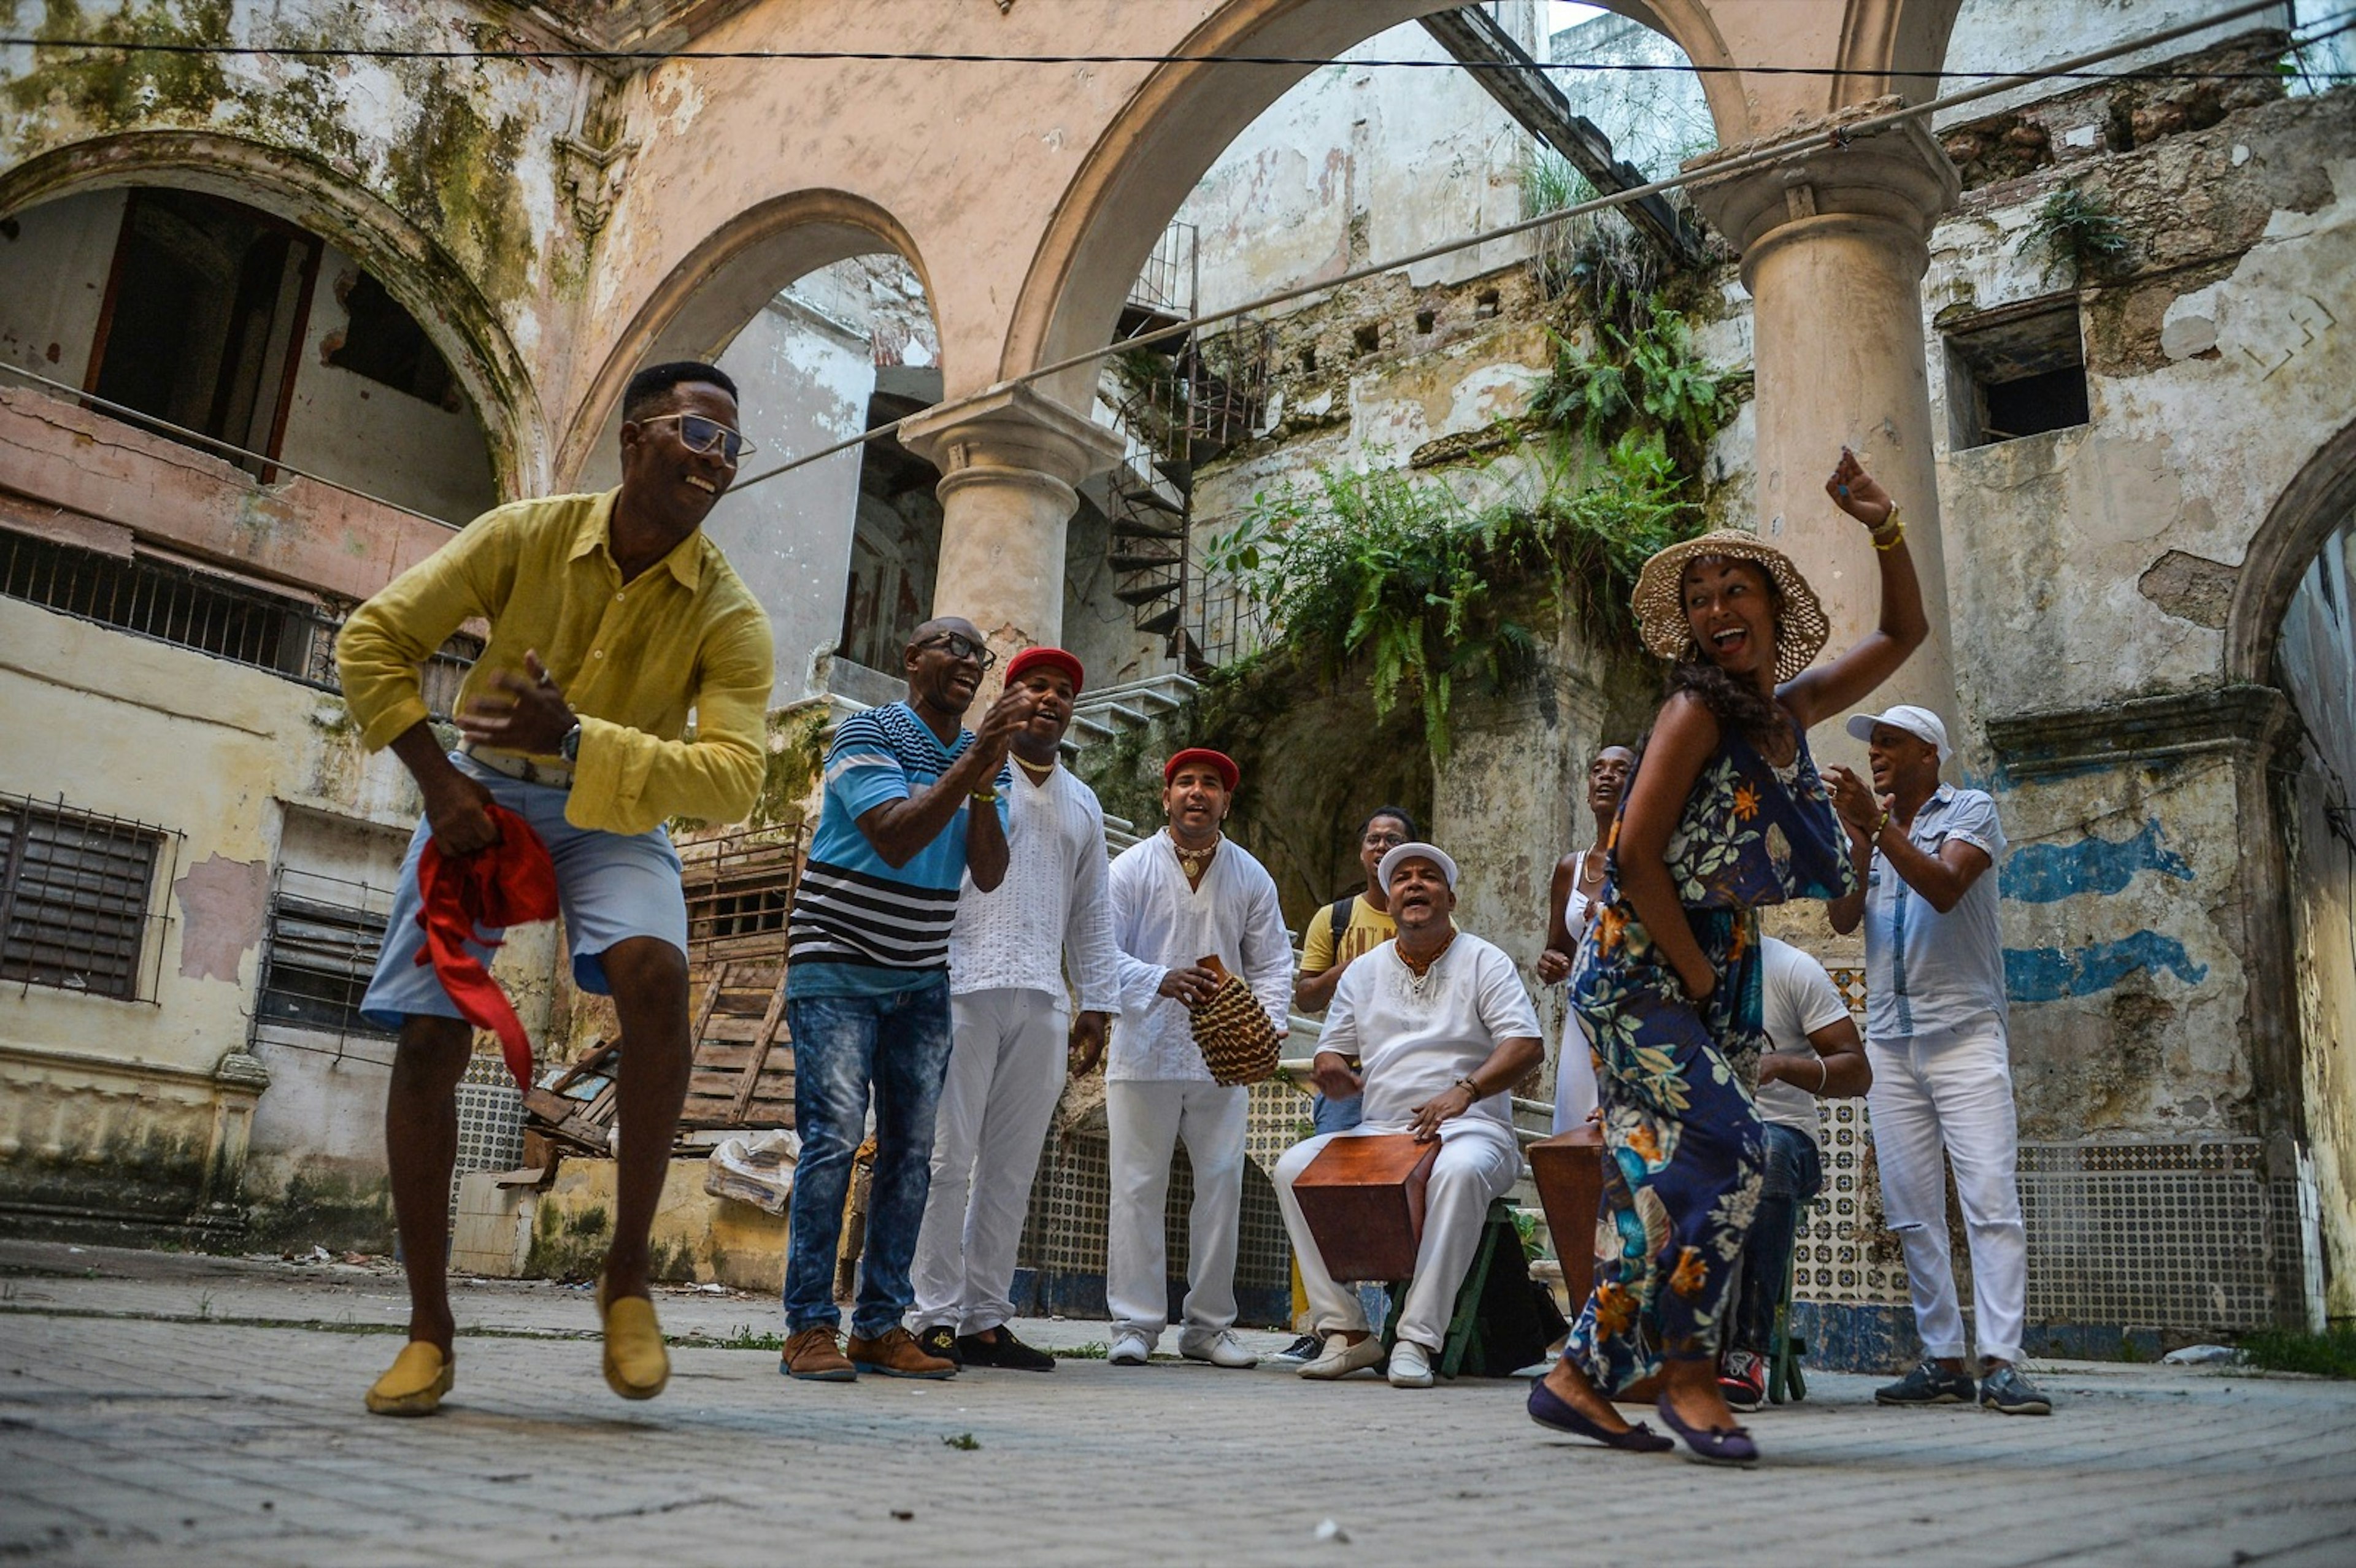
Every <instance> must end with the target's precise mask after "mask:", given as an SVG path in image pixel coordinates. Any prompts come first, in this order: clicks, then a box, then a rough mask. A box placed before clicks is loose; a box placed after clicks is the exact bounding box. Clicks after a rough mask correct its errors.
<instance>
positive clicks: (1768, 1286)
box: [1727, 1122, 1825, 1356]
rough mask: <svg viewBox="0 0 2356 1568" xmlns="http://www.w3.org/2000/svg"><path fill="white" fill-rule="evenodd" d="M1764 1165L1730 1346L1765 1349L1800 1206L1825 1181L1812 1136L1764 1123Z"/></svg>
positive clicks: (1788, 1263) (1789, 1266) (1759, 1351)
mask: <svg viewBox="0 0 2356 1568" xmlns="http://www.w3.org/2000/svg"><path fill="white" fill-rule="evenodd" d="M1766 1127H1767V1168H1766V1170H1765V1171H1764V1173H1763V1174H1762V1179H1761V1181H1760V1185H1759V1215H1758V1218H1757V1219H1756V1220H1754V1221H1752V1222H1751V1235H1750V1237H1749V1238H1748V1239H1747V1240H1746V1241H1744V1243H1742V1286H1741V1295H1740V1297H1739V1298H1738V1300H1737V1302H1736V1305H1735V1311H1734V1332H1733V1333H1732V1334H1731V1335H1730V1336H1729V1337H1728V1339H1727V1349H1730V1350H1749V1351H1751V1353H1752V1354H1754V1355H1760V1356H1763V1355H1765V1354H1766V1353H1767V1345H1768V1341H1769V1340H1770V1339H1773V1338H1774V1334H1775V1302H1776V1300H1777V1298H1779V1297H1780V1296H1782V1295H1783V1280H1784V1278H1785V1276H1786V1275H1789V1274H1790V1273H1791V1270H1792V1240H1793V1238H1794V1236H1795V1235H1796V1234H1797V1233H1798V1232H1799V1228H1800V1207H1801V1205H1803V1204H1804V1203H1806V1202H1807V1201H1808V1200H1810V1199H1812V1198H1814V1197H1815V1195H1816V1193H1817V1191H1818V1190H1819V1189H1821V1188H1822V1187H1823V1186H1824V1184H1825V1166H1824V1157H1823V1156H1822V1155H1820V1154H1818V1153H1817V1152H1816V1144H1815V1139H1814V1138H1811V1137H1810V1136H1808V1135H1807V1134H1805V1133H1804V1132H1799V1131H1796V1130H1795V1129H1794V1128H1791V1127H1786V1126H1781V1125H1777V1124H1776V1123H1773V1122H1769V1123H1767V1124H1766Z"/></svg>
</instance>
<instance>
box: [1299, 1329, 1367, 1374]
mask: <svg viewBox="0 0 2356 1568" xmlns="http://www.w3.org/2000/svg"><path fill="white" fill-rule="evenodd" d="M1382 1364H1383V1342H1382V1340H1381V1339H1379V1338H1377V1337H1376V1336H1375V1335H1372V1334H1369V1335H1367V1336H1366V1337H1365V1339H1361V1340H1359V1341H1358V1342H1357V1343H1356V1344H1355V1345H1353V1344H1352V1343H1350V1341H1349V1340H1348V1339H1344V1337H1343V1336H1341V1335H1339V1334H1328V1335H1327V1336H1325V1353H1324V1354H1323V1355H1322V1356H1320V1357H1318V1358H1317V1359H1316V1360H1313V1361H1312V1362H1310V1363H1309V1364H1308V1365H1307V1366H1304V1367H1302V1368H1301V1376H1302V1377H1304V1378H1314V1379H1316V1380H1317V1381H1319V1382H1331V1381H1333V1380H1334V1379H1335V1378H1346V1377H1348V1376H1349V1375H1350V1374H1351V1373H1352V1372H1362V1371H1365V1370H1366V1369H1367V1368H1368V1367H1379V1366H1381V1365H1382Z"/></svg>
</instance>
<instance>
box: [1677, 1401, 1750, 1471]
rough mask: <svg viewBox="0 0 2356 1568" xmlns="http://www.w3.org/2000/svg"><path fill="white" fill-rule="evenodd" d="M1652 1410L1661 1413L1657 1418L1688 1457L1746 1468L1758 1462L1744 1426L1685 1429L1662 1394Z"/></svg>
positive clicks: (1684, 1425) (1708, 1463)
mask: <svg viewBox="0 0 2356 1568" xmlns="http://www.w3.org/2000/svg"><path fill="white" fill-rule="evenodd" d="M1654 1408H1655V1409H1656V1410H1658V1411H1659V1412H1660V1413H1661V1419H1662V1420H1663V1421H1665V1422H1667V1423H1668V1425H1669V1430H1670V1431H1672V1432H1674V1433H1676V1435H1678V1436H1680V1437H1682V1438H1684V1439H1685V1440H1686V1449H1687V1453H1688V1454H1689V1455H1690V1456H1691V1457H1693V1458H1694V1459H1697V1460H1698V1461H1699V1462H1701V1463H1702V1464H1705V1465H1739V1466H1741V1467H1744V1468H1746V1469H1747V1468H1749V1467H1751V1466H1752V1465H1756V1464H1757V1463H1759V1445H1758V1444H1756V1443H1753V1442H1752V1441H1751V1431H1750V1429H1749V1428H1748V1427H1743V1426H1735V1427H1730V1428H1728V1429H1727V1430H1726V1431H1723V1432H1721V1431H1719V1429H1718V1428H1716V1427H1714V1426H1687V1424H1685V1423H1684V1422H1682V1421H1679V1420H1678V1419H1677V1413H1676V1411H1674V1410H1672V1409H1670V1408H1669V1400H1668V1396H1667V1395H1666V1394H1663V1395H1662V1396H1661V1403H1659V1404H1657V1405H1655V1406H1654Z"/></svg>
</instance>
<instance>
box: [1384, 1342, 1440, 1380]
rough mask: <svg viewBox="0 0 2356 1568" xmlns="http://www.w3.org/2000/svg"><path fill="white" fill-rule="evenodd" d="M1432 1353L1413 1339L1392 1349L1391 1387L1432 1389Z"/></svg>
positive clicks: (1399, 1343)
mask: <svg viewBox="0 0 2356 1568" xmlns="http://www.w3.org/2000/svg"><path fill="white" fill-rule="evenodd" d="M1430 1386H1431V1352H1430V1351H1429V1350H1427V1349H1424V1348H1423V1347H1422V1346H1420V1345H1419V1344H1417V1343H1416V1342H1415V1341H1414V1340H1412V1339H1401V1340H1400V1341H1399V1342H1398V1344H1396V1345H1394V1346H1392V1347H1391V1387H1393V1388H1430Z"/></svg>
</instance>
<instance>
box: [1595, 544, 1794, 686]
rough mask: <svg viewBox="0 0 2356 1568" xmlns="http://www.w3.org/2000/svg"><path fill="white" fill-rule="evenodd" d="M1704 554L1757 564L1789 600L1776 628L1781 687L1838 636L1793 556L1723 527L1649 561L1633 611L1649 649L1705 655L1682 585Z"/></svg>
mask: <svg viewBox="0 0 2356 1568" xmlns="http://www.w3.org/2000/svg"><path fill="white" fill-rule="evenodd" d="M1704 555H1717V556H1726V557H1729V558H1730V559H1732V560H1752V561H1757V562H1758V563H1759V564H1760V565H1762V566H1763V567H1765V568H1766V569H1767V571H1768V572H1769V574H1770V575H1772V577H1773V578H1774V580H1775V588H1776V591H1777V592H1780V593H1781V594H1783V615H1782V617H1781V621H1780V624H1778V625H1777V627H1776V629H1775V681H1776V684H1777V685H1779V686H1780V685H1781V684H1783V682H1784V681H1787V680H1789V679H1791V678H1792V677H1794V676H1795V675H1798V674H1799V673H1800V672H1801V671H1802V670H1804V669H1805V668H1807V667H1809V666H1810V665H1812V664H1814V663H1815V659H1816V656H1817V655H1818V654H1820V653H1822V652H1824V651H1825V644H1826V641H1827V640H1829V639H1830V638H1831V636H1832V635H1833V629H1832V624H1831V623H1830V622H1828V621H1826V619H1825V607H1824V606H1823V605H1822V604H1820V603H1817V602H1816V591H1815V589H1813V588H1811V587H1809V586H1808V580H1807V579H1806V578H1804V577H1802V576H1801V575H1800V569H1799V568H1798V567H1796V566H1794V565H1793V564H1792V558H1791V557H1790V556H1788V555H1785V554H1784V553H1783V551H1782V550H1780V549H1776V548H1775V547H1774V546H1773V545H1771V544H1769V543H1768V542H1767V541H1766V540H1764V539H1761V538H1760V537H1759V536H1758V535H1757V534H1752V533H1745V532H1743V531H1742V530H1741V529H1740V528H1720V529H1719V530H1718V531H1717V532H1716V533H1708V534H1704V535H1702V536H1701V537H1700V538H1699V539H1687V540H1686V541H1685V542H1684V543H1682V544H1673V545H1671V546H1670V547H1669V548H1668V549H1665V550H1663V551H1661V552H1660V553H1659V554H1658V555H1656V556H1655V557H1653V559H1652V560H1648V561H1646V562H1645V563H1644V571H1642V572H1640V573H1639V574H1638V575H1637V578H1636V592H1635V594H1634V595H1633V597H1632V598H1631V599H1630V600H1629V608H1630V609H1631V610H1632V611H1633V612H1634V613H1635V616H1636V630H1637V634H1638V635H1641V636H1642V637H1643V638H1644V645H1645V646H1646V647H1648V648H1650V649H1651V650H1652V651H1653V652H1655V653H1656V654H1658V655H1660V656H1661V657H1663V658H1665V659H1681V658H1687V657H1692V658H1697V659H1698V658H1700V657H1701V656H1702V653H1701V650H1700V648H1699V647H1697V645H1695V643H1694V636H1693V626H1692V624H1690V623H1688V622H1687V620H1686V606H1685V594H1684V592H1683V588H1682V585H1683V583H1684V580H1685V571H1686V563H1687V561H1689V560H1693V559H1694V558H1695V557H1696V556H1704Z"/></svg>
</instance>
